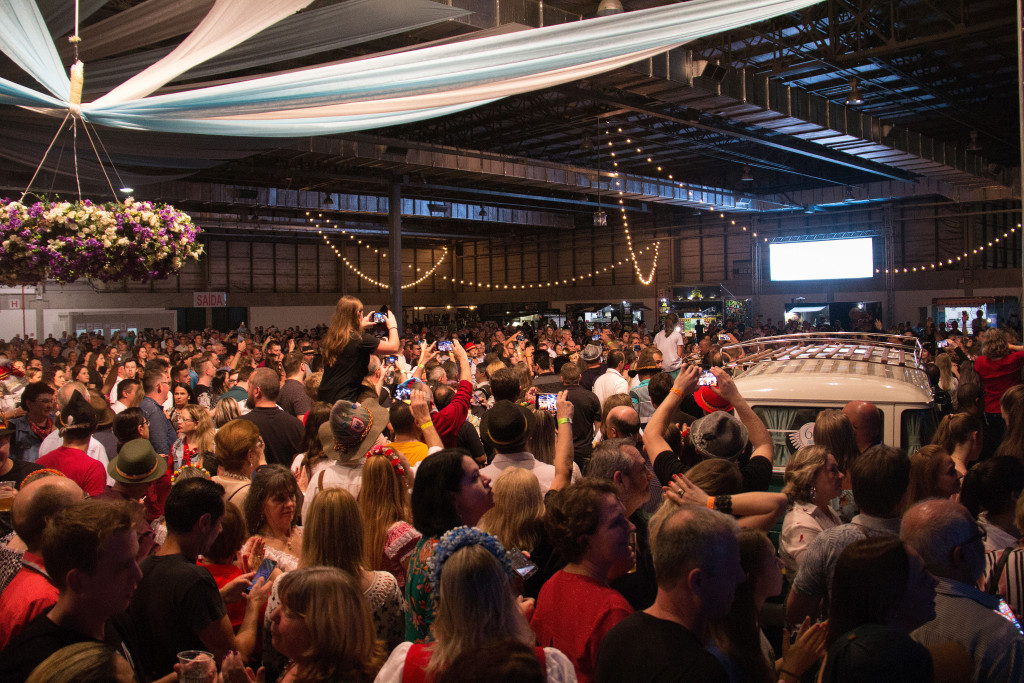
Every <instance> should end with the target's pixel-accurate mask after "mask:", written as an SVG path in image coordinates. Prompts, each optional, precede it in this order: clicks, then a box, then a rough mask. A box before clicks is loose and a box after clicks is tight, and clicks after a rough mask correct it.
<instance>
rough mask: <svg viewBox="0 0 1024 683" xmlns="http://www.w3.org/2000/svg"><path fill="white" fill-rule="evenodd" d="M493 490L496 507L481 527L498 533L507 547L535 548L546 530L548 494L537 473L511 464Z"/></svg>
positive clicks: (482, 518) (489, 512) (491, 532)
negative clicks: (545, 500) (545, 492)
mask: <svg viewBox="0 0 1024 683" xmlns="http://www.w3.org/2000/svg"><path fill="white" fill-rule="evenodd" d="M491 490H492V492H493V494H494V507H492V508H491V509H490V510H488V511H487V512H485V513H484V516H483V517H481V518H480V522H479V523H478V524H477V527H478V528H479V529H480V530H481V531H486V532H487V533H489V534H491V535H492V536H496V537H497V538H498V540H499V541H501V544H502V545H503V546H505V547H506V548H518V549H519V550H526V551H528V552H529V551H531V550H533V548H534V546H535V545H536V544H537V542H538V541H539V540H540V538H541V536H542V535H543V533H544V497H543V495H542V494H541V491H540V482H538V481H537V475H535V474H534V473H533V472H531V471H529V470H524V469H523V468H521V467H510V468H508V469H507V470H505V471H504V472H502V473H501V476H499V477H498V478H497V479H496V480H495V481H494V484H493V486H492V487H491Z"/></svg>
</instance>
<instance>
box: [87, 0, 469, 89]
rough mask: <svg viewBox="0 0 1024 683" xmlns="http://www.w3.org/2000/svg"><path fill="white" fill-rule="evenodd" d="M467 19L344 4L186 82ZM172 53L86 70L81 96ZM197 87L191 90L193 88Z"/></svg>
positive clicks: (437, 9) (200, 69)
mask: <svg viewBox="0 0 1024 683" xmlns="http://www.w3.org/2000/svg"><path fill="white" fill-rule="evenodd" d="M466 14H469V12H468V11H466V10H460V9H457V8H452V7H449V6H447V5H441V4H438V3H436V2H427V1H426V0H388V2H386V3H385V2H381V1H380V0H349V2H345V3H341V4H338V5H330V6H328V7H321V8H319V9H314V10H309V11H305V12H302V13H299V14H293V15H292V16H290V17H288V18H286V19H284V20H282V21H279V22H278V23H277V24H275V25H273V26H271V27H270V28H268V29H266V30H264V31H261V32H260V33H259V34H258V35H256V36H254V37H253V38H251V39H249V40H247V41H245V42H244V43H242V44H241V45H237V46H235V47H233V48H231V49H230V50H228V51H226V52H224V53H222V54H220V55H217V56H216V57H213V58H212V59H209V60H207V61H206V62H204V63H202V64H199V65H197V66H194V67H192V68H190V69H189V70H188V71H187V72H185V73H184V76H185V77H186V78H188V79H191V80H194V79H197V78H210V77H215V76H218V75H220V74H225V73H231V72H233V71H237V70H240V69H252V68H254V67H258V66H263V65H266V64H273V63H275V62H279V61H281V60H283V59H297V58H300V57H306V56H309V55H315V54H318V53H321V52H324V51H326V50H336V49H338V48H341V47H346V46H349V45H357V44H359V43H363V42H366V41H370V40H376V39H378V38H383V37H385V36H390V35H394V34H396V33H401V32H403V31H411V30H413V29H417V28H421V27H424V26H430V25H431V24H435V23H438V22H441V21H445V20H447V19H453V18H455V17H459V16H463V15H466ZM172 49H173V48H171V47H159V48H154V49H152V50H146V51H145V52H138V53H132V54H128V55H123V56H119V57H113V58H110V59H106V60H101V61H99V62H92V63H90V64H89V77H88V78H87V79H86V81H85V90H86V92H87V93H89V92H101V93H102V92H108V91H109V90H111V89H113V88H114V87H116V86H117V85H118V84H119V83H122V82H123V81H124V80H125V79H126V78H128V77H130V76H131V75H132V74H135V73H138V72H139V71H141V70H143V69H145V68H147V67H149V66H150V65H151V64H154V63H155V62H157V61H159V60H160V59H163V58H164V57H166V56H167V55H168V54H169V53H170V52H171V50H172ZM192 87H196V86H192Z"/></svg>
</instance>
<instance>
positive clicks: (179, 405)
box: [167, 382, 192, 425]
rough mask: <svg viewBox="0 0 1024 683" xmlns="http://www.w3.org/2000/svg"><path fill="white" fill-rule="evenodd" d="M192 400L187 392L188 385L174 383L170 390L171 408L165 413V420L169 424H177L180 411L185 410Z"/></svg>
mask: <svg viewBox="0 0 1024 683" xmlns="http://www.w3.org/2000/svg"><path fill="white" fill-rule="evenodd" d="M191 400H192V394H191V393H190V392H189V390H188V385H187V384H183V383H181V382H175V383H174V386H173V387H172V389H171V407H170V409H169V410H168V411H167V419H168V420H170V421H171V424H172V425H173V424H177V421H178V416H179V415H181V413H182V411H184V410H185V406H187V405H188V404H189V402H190V401H191Z"/></svg>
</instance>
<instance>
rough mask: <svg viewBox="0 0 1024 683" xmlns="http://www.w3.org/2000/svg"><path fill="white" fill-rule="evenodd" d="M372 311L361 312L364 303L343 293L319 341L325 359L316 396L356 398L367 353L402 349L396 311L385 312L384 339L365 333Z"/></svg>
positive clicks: (365, 369)
mask: <svg viewBox="0 0 1024 683" xmlns="http://www.w3.org/2000/svg"><path fill="white" fill-rule="evenodd" d="M375 324H376V322H375V321H374V313H370V314H368V315H364V313H363V302H361V301H360V300H359V299H357V298H355V297H354V296H343V297H341V298H340V299H339V300H338V305H337V306H336V307H335V309H334V318H333V319H332V320H331V324H330V327H328V328H327V333H326V334H325V335H324V338H323V341H322V342H321V343H320V353H321V355H322V356H323V359H324V376H323V379H322V380H321V381H320V389H319V392H318V398H319V399H320V400H321V401H326V402H328V403H331V404H333V403H334V402H335V401H339V400H344V401H355V400H356V399H357V398H358V397H359V392H360V385H361V384H362V382H363V378H364V377H366V375H367V374H368V372H369V367H370V356H371V355H372V354H374V353H376V354H381V355H386V354H391V353H397V352H398V350H399V349H400V348H401V341H400V340H399V338H398V323H397V322H396V321H395V314H394V313H392V312H391V311H387V312H386V313H385V324H386V325H387V328H388V338H387V339H383V340H381V339H377V338H376V337H374V336H373V335H372V334H369V333H368V332H366V328H368V327H372V326H373V325H375Z"/></svg>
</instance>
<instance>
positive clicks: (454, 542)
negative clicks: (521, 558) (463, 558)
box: [427, 526, 519, 596]
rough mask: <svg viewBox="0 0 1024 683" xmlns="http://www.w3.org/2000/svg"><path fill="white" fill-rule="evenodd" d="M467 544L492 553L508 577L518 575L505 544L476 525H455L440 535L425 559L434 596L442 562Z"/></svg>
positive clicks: (436, 591) (436, 592) (439, 585)
mask: <svg viewBox="0 0 1024 683" xmlns="http://www.w3.org/2000/svg"><path fill="white" fill-rule="evenodd" d="M468 545H479V546H483V547H484V548H485V549H486V550H487V551H488V552H489V553H491V555H494V557H495V559H497V560H498V563H499V564H501V568H502V569H504V570H505V573H506V574H508V577H509V578H510V579H512V580H515V579H516V578H517V577H518V576H519V575H518V574H516V571H515V569H513V568H512V563H511V562H510V561H509V559H508V552H506V550H505V546H503V545H502V544H501V542H500V541H499V540H498V539H497V538H495V537H494V536H491V535H490V534H488V533H486V532H484V531H480V530H479V529H477V528H476V527H471V526H457V527H455V528H454V529H452V530H451V531H449V532H448V533H446V534H445V535H444V536H442V537H441V540H439V541H438V542H437V545H435V546H434V554H433V555H432V556H431V558H430V560H428V561H427V580H428V581H429V582H430V584H431V587H432V588H433V589H434V595H435V596H436V595H437V594H438V592H439V590H440V588H441V569H442V568H443V567H444V563H445V562H447V561H448V558H449V557H451V556H452V555H453V554H455V551H456V550H459V549H460V548H464V547H466V546H468Z"/></svg>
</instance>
